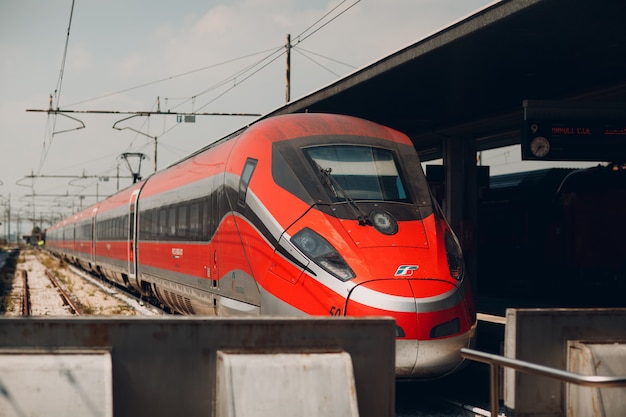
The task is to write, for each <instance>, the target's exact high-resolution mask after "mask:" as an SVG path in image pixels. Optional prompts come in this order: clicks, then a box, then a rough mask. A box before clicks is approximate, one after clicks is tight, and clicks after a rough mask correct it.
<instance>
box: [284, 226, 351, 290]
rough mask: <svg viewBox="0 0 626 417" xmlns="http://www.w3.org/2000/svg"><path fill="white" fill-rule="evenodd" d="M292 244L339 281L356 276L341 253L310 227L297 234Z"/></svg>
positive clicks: (292, 239)
mask: <svg viewBox="0 0 626 417" xmlns="http://www.w3.org/2000/svg"><path fill="white" fill-rule="evenodd" d="M291 243H293V244H294V245H295V246H296V247H297V248H298V249H300V250H301V251H302V253H304V254H305V255H306V256H307V257H308V258H309V259H311V260H312V261H313V262H315V263H316V264H317V265H318V266H319V267H321V268H322V269H324V270H325V271H326V272H328V273H329V274H332V275H333V276H335V277H336V278H337V279H339V280H341V281H348V280H351V279H352V278H354V277H355V276H356V274H355V273H354V271H353V270H352V268H350V267H349V266H348V264H347V263H346V261H345V260H344V259H343V258H342V257H341V255H340V254H339V252H337V250H336V249H335V248H334V247H333V246H332V245H331V244H330V243H328V241H327V240H326V239H324V238H323V237H322V236H320V235H319V234H317V233H316V232H314V231H313V230H311V229H309V228H308V227H305V228H304V229H302V230H300V231H299V232H298V233H296V234H295V235H294V236H293V237H292V238H291Z"/></svg>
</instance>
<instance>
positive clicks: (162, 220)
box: [159, 208, 167, 238]
mask: <svg viewBox="0 0 626 417" xmlns="http://www.w3.org/2000/svg"><path fill="white" fill-rule="evenodd" d="M166 233H167V209H166V208H162V209H160V210H159V237H161V238H163V237H164V236H166V235H167V234H166Z"/></svg>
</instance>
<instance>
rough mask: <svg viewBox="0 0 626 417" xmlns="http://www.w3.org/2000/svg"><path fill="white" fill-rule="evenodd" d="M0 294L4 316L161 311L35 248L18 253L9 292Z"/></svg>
mask: <svg viewBox="0 0 626 417" xmlns="http://www.w3.org/2000/svg"><path fill="white" fill-rule="evenodd" d="M0 296H2V297H1V298H3V299H4V301H3V302H2V303H1V304H2V306H3V309H4V314H5V315H7V316H23V317H25V316H31V317H36V316H78V315H104V316H131V315H133V316H134V315H157V314H164V313H163V312H160V313H159V312H158V311H157V310H156V308H152V307H149V308H148V307H146V306H144V305H143V303H142V302H141V301H140V300H137V299H136V298H133V297H131V296H129V295H126V294H124V293H122V292H121V290H120V289H118V288H115V287H112V286H111V285H108V284H105V283H103V282H102V281H101V280H99V279H97V278H94V277H90V276H88V275H87V274H86V273H84V272H82V271H80V270H78V269H76V268H73V267H71V266H67V265H65V264H63V263H61V262H60V261H59V260H58V259H56V258H54V257H52V256H50V255H49V254H48V253H46V252H43V251H40V250H35V249H26V250H23V251H22V252H21V253H20V255H19V258H18V261H17V265H16V273H15V275H14V277H13V282H12V284H11V285H10V287H9V291H8V292H6V293H3V294H0Z"/></svg>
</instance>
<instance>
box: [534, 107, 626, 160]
mask: <svg viewBox="0 0 626 417" xmlns="http://www.w3.org/2000/svg"><path fill="white" fill-rule="evenodd" d="M530 103H531V104H537V103H536V102H530ZM524 104H525V106H526V107H525V109H524V110H525V113H524V115H525V120H524V126H523V127H522V132H521V134H522V137H521V147H522V159H523V160H544V161H607V162H618V161H619V162H622V161H626V105H624V106H618V107H610V108H609V109H608V111H604V109H602V108H601V109H598V108H596V107H594V108H591V109H589V110H588V111H586V110H585V109H584V108H583V107H581V106H580V105H579V104H578V103H573V104H572V103H564V104H563V105H562V107H555V106H554V103H553V102H550V104H551V106H547V105H545V104H544V103H543V102H539V103H538V105H536V106H534V107H530V105H529V104H528V103H527V102H525V103H524ZM618 116H620V117H618Z"/></svg>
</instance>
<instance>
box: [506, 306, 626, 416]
mask: <svg viewBox="0 0 626 417" xmlns="http://www.w3.org/2000/svg"><path fill="white" fill-rule="evenodd" d="M580 340H584V341H587V342H593V343H607V342H616V341H621V340H626V309H624V308H619V309H507V311H506V327H505V340H504V356H506V357H509V358H515V359H520V360H523V361H528V362H532V363H536V364H539V365H544V366H549V367H552V368H557V369H562V370H567V369H568V363H567V354H568V342H569V341H580ZM565 386H566V384H565V383H563V382H561V381H558V380H555V379H551V378H545V377H540V376H536V375H529V374H524V373H521V372H516V371H515V370H513V369H505V370H504V405H505V407H506V408H507V409H509V410H510V411H511V413H512V415H514V416H515V417H562V416H564V415H566V412H567V411H566V390H565Z"/></svg>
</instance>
